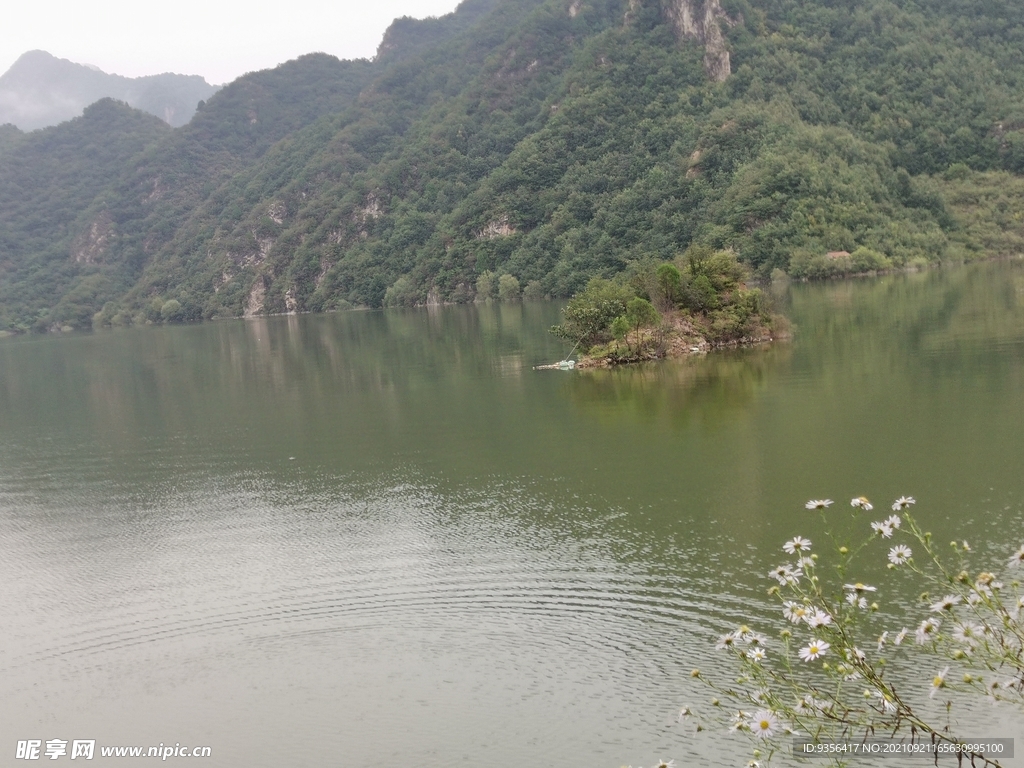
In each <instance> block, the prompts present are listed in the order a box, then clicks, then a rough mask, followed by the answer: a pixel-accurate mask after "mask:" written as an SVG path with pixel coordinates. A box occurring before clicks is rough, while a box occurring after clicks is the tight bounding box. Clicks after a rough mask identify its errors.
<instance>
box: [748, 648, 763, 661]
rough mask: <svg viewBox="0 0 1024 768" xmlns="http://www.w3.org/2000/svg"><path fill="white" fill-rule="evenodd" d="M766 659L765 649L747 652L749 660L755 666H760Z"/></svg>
mask: <svg viewBox="0 0 1024 768" xmlns="http://www.w3.org/2000/svg"><path fill="white" fill-rule="evenodd" d="M764 657H765V652H764V648H751V649H750V650H749V651H747V658H748V659H750V660H751V661H752V662H754V663H755V664H760V663H761V662H762V661H764Z"/></svg>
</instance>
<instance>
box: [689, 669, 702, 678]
mask: <svg viewBox="0 0 1024 768" xmlns="http://www.w3.org/2000/svg"><path fill="white" fill-rule="evenodd" d="M690 677H700V670H699V669H695V670H693V671H692V672H690Z"/></svg>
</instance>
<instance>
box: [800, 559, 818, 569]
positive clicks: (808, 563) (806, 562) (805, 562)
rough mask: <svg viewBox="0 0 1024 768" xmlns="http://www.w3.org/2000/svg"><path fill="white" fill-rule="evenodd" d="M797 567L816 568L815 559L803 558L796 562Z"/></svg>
mask: <svg viewBox="0 0 1024 768" xmlns="http://www.w3.org/2000/svg"><path fill="white" fill-rule="evenodd" d="M796 565H797V567H798V568H813V567H814V558H813V557H801V558H800V559H799V560H797V561H796Z"/></svg>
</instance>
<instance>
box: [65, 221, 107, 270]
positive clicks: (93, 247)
mask: <svg viewBox="0 0 1024 768" xmlns="http://www.w3.org/2000/svg"><path fill="white" fill-rule="evenodd" d="M113 236H114V222H113V220H112V219H111V217H110V213H109V212H107V211H103V212H102V213H101V214H100V215H99V216H97V217H96V218H95V219H93V221H92V223H91V224H90V225H89V227H88V229H86V230H85V231H84V232H82V233H81V234H80V235H79V236H78V237H76V238H75V240H74V242H73V243H72V245H71V259H72V260H73V261H74V262H75V263H76V264H97V263H99V262H100V261H102V260H103V254H105V253H106V252H107V246H108V245H109V244H110V240H111V239H112V238H113Z"/></svg>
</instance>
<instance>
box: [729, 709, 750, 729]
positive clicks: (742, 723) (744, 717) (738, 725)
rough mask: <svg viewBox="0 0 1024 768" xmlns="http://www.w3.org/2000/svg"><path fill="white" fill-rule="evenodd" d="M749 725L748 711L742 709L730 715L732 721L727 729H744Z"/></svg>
mask: <svg viewBox="0 0 1024 768" xmlns="http://www.w3.org/2000/svg"><path fill="white" fill-rule="evenodd" d="M749 727H750V713H749V712H744V711H743V710H742V709H741V710H740V711H739V712H737V713H736V714H735V715H733V716H732V723H731V724H730V725H729V729H730V730H733V731H745V730H747V728H749Z"/></svg>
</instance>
